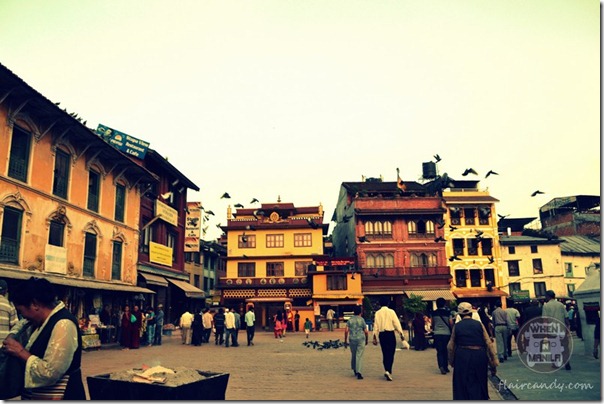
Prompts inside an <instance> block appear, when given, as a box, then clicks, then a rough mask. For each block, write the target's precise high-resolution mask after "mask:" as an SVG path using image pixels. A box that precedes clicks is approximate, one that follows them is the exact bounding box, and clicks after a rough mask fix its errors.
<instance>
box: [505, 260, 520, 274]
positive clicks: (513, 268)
mask: <svg viewBox="0 0 604 404" xmlns="http://www.w3.org/2000/svg"><path fill="white" fill-rule="evenodd" d="M508 276H520V261H508Z"/></svg>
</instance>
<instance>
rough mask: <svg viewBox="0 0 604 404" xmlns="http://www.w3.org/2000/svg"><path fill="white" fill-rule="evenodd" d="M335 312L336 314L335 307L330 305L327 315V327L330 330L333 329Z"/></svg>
mask: <svg viewBox="0 0 604 404" xmlns="http://www.w3.org/2000/svg"><path fill="white" fill-rule="evenodd" d="M334 314H336V312H335V311H333V309H332V308H331V307H330V308H329V310H327V314H326V315H325V318H326V319H327V327H328V328H329V331H333V316H334Z"/></svg>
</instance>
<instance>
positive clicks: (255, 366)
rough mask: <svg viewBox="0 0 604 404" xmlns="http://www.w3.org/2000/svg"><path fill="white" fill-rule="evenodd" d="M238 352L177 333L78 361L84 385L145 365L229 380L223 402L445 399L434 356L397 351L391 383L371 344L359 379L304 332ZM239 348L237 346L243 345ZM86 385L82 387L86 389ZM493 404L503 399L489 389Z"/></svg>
mask: <svg viewBox="0 0 604 404" xmlns="http://www.w3.org/2000/svg"><path fill="white" fill-rule="evenodd" d="M343 336H344V331H343V329H340V330H336V331H333V332H328V331H321V332H313V333H311V335H310V338H309V340H314V341H319V342H324V341H328V340H335V339H340V340H341V341H342V340H343ZM239 341H240V344H241V345H240V346H239V347H229V348H225V347H224V346H216V345H214V343H213V342H212V343H210V344H209V345H208V344H204V345H202V346H200V347H196V346H189V345H186V346H185V345H182V344H181V340H180V334H179V333H178V332H175V333H174V334H173V335H172V336H171V337H166V336H164V343H163V345H162V346H153V347H141V348H140V349H137V350H121V349H119V348H117V347H115V346H114V347H106V348H102V349H100V350H97V351H87V352H85V353H84V355H83V360H82V372H83V375H84V380H85V378H86V376H88V375H100V374H105V373H111V372H113V371H118V370H125V369H132V368H138V367H141V365H143V364H146V365H149V366H154V365H162V366H166V367H176V366H186V367H191V368H195V369H199V370H205V371H211V372H219V373H223V372H225V373H229V374H230V378H229V383H228V387H227V391H226V399H227V400H261V401H270V400H304V401H314V400H364V401H369V400H397V401H401V400H405V401H419V400H451V397H452V393H451V375H452V374H451V373H449V374H447V375H442V374H440V372H439V370H438V368H437V367H436V351H435V350H434V349H427V350H425V351H414V350H410V351H407V350H400V351H397V352H396V354H395V359H394V367H393V378H394V381H393V382H388V381H386V380H385V378H384V376H383V370H382V369H383V368H382V364H381V351H380V348H379V346H373V345H372V344H371V342H370V343H369V345H368V346H367V347H366V350H365V354H364V369H363V375H364V377H365V378H364V379H363V380H357V379H356V377H354V375H353V372H352V370H351V369H350V350H348V349H344V348H339V349H325V350H323V351H318V350H315V349H312V348H307V347H305V346H304V345H302V343H303V342H304V341H306V339H305V338H304V333H288V334H287V336H286V337H285V338H284V340H283V342H282V343H281V342H279V340H277V339H275V338H274V336H273V334H272V333H269V332H264V331H260V332H257V333H256V337H255V341H254V342H255V345H254V346H250V347H248V346H247V344H246V342H245V332H244V331H241V332H240V333H239ZM241 342H243V343H241ZM85 384H86V383H85ZM489 392H490V393H489V394H490V397H491V399H494V400H501V399H502V397H501V396H500V395H499V393H498V392H497V390H496V389H495V386H494V385H489Z"/></svg>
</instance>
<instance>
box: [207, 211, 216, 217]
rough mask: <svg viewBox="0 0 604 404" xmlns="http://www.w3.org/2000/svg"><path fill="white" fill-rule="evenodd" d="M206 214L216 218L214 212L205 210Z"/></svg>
mask: <svg viewBox="0 0 604 404" xmlns="http://www.w3.org/2000/svg"><path fill="white" fill-rule="evenodd" d="M206 213H207V214H208V215H212V216H216V215H215V214H214V212H212V211H211V210H206Z"/></svg>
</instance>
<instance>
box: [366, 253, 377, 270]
mask: <svg viewBox="0 0 604 404" xmlns="http://www.w3.org/2000/svg"><path fill="white" fill-rule="evenodd" d="M366 265H367V268H375V257H374V256H373V254H369V255H367V260H366Z"/></svg>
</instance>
